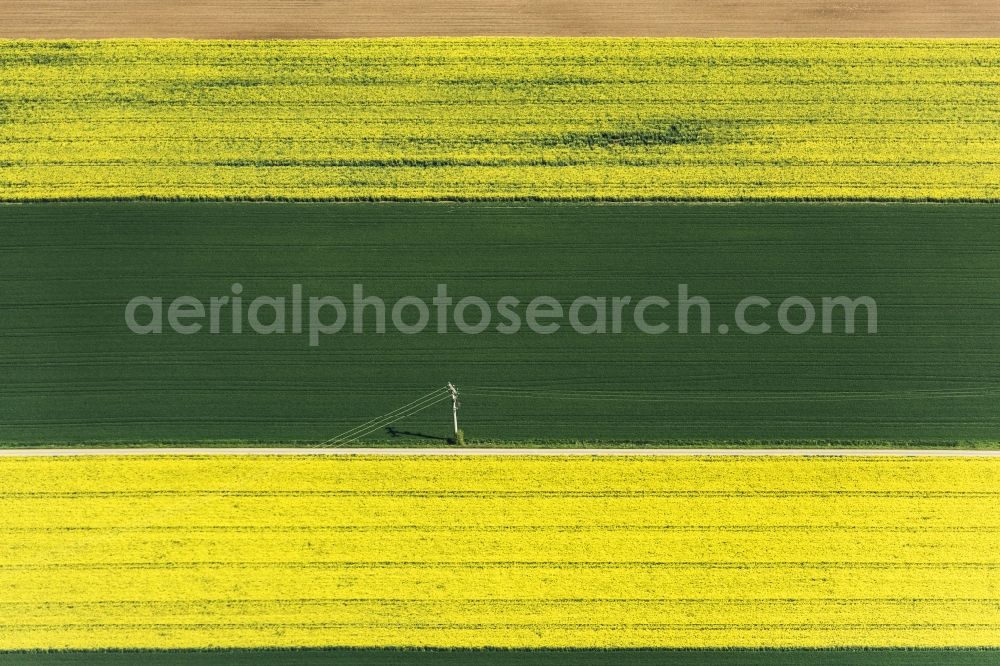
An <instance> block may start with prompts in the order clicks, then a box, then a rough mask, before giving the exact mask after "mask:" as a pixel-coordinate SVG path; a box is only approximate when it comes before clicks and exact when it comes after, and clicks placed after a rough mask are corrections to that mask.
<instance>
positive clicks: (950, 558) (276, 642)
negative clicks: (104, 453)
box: [0, 456, 1000, 649]
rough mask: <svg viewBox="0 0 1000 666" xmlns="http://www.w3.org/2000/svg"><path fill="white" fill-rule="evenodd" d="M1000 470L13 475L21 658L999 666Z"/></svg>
mask: <svg viewBox="0 0 1000 666" xmlns="http://www.w3.org/2000/svg"><path fill="white" fill-rule="evenodd" d="M998 489H1000V459H989V458H964V459H961V458H941V459H932V458H828V459H827V458H824V459H816V458H812V459H809V460H806V459H803V458H795V457H747V458H743V457H740V458H670V457H460V456H456V457H379V456H370V457H360V456H358V457H355V456H352V457H346V456H344V457H339V456H338V457H306V456H301V457H273V456H272V457H268V456H242V457H235V456H234V457H218V456H191V457H166V456H162V457H130V458H121V457H116V458H102V457H70V458H3V459H0V649H50V648H130V647H152V648H184V647H226V646H245V647H265V646H266V647H290V646H446V647H482V646H498V647H511V648H513V647H526V648H530V647H546V646H547V647H638V646H644V647H828V646H886V647H889V646H902V647H934V646H937V647H940V646H948V647H956V646H998V645H1000V640H998V636H1000V602H998V599H1000V556H998V554H997V552H996V543H997V537H998V534H1000V490H998Z"/></svg>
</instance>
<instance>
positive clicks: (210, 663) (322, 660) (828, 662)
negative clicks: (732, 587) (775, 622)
mask: <svg viewBox="0 0 1000 666" xmlns="http://www.w3.org/2000/svg"><path fill="white" fill-rule="evenodd" d="M140 659H141V661H142V663H144V664H149V666H175V665H180V664H184V665H185V666H221V665H223V664H225V665H227V666H234V665H237V664H246V665H254V666H256V665H257V664H277V665H279V666H285V665H288V666H291V665H296V666H298V665H300V664H303V665H309V666H312V665H314V664H344V665H345V666H375V665H381V664H392V665H398V666H459V665H463V664H469V663H473V662H474V663H476V664H483V665H484V666H534V665H535V664H572V665H573V666H619V665H621V666H652V665H653V664H656V665H658V666H659V665H664V666H764V665H767V666H882V665H885V664H901V665H902V664H905V665H906V666H932V665H933V666H986V665H989V664H997V663H1000V652H997V651H995V650H860V651H858V650H853V651H852V650H498V651H485V650H474V651H472V650H391V649H386V650H308V649H303V650H219V651H211V650H205V651H198V650H179V651H152V650H150V651H137V652H133V651H125V652H21V653H9V652H8V653H2V652H0V663H3V664H12V665H13V666H22V665H23V666H77V665H79V664H106V665H108V666H117V665H118V664H122V665H124V664H134V663H136V661H138V660H140Z"/></svg>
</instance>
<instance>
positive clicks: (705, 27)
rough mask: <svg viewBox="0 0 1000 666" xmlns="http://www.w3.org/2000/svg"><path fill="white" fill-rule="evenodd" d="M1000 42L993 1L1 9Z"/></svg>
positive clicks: (47, 17) (321, 26)
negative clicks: (998, 40)
mask: <svg viewBox="0 0 1000 666" xmlns="http://www.w3.org/2000/svg"><path fill="white" fill-rule="evenodd" d="M476 35H480V36H500V35H506V36H518V35H525V36H527V35H538V36H541V35H544V36H623V37H625V36H637V37H639V36H641V37H1000V3H997V2H995V1H994V0H953V1H951V2H929V1H927V0H854V1H843V0H840V1H834V2H830V1H824V0H739V1H734V0H621V1H619V2H609V1H607V0H604V1H603V2H594V1H593V0H582V1H576V0H534V1H531V2H528V1H525V0H491V1H488V2H484V1H483V0H457V1H450V2H445V1H442V0H394V1H385V0H382V1H376V2H372V1H370V0H340V1H337V0H312V1H308V0H286V1H280V2H279V1H277V0H269V1H268V0H155V1H154V0H91V1H89V2H80V0H3V1H2V2H0V38H53V39H58V38H83V39H91V38H106V37H189V38H229V39H268V38H276V39H277V38H288V39H290V38H336V37H404V36H476Z"/></svg>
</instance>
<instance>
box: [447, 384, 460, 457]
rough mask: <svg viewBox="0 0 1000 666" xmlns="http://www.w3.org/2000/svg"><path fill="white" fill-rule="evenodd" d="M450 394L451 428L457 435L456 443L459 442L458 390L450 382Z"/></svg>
mask: <svg viewBox="0 0 1000 666" xmlns="http://www.w3.org/2000/svg"><path fill="white" fill-rule="evenodd" d="M448 392H449V393H451V426H452V431H453V432H454V435H455V441H456V442H457V441H458V389H456V388H455V386H454V384H452V383H451V382H448Z"/></svg>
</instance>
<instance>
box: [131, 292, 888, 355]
mask: <svg viewBox="0 0 1000 666" xmlns="http://www.w3.org/2000/svg"><path fill="white" fill-rule="evenodd" d="M350 291H351V295H350V298H339V297H337V296H332V295H321V296H316V295H307V294H304V293H303V288H302V285H301V284H293V285H292V286H291V289H290V290H289V292H288V293H287V294H286V295H281V296H274V295H248V294H246V293H244V289H243V285H242V284H240V283H238V282H237V283H233V284H231V285H230V287H229V293H227V294H222V295H218V296H212V297H210V298H208V299H199V298H197V297H194V296H183V295H182V296H176V297H173V298H169V297H164V296H161V295H141V296H136V297H135V298H133V299H131V300H130V301H129V302H128V303H127V304H126V306H125V323H126V325H127V326H128V328H129V330H131V331H132V332H133V333H136V334H137V335H158V334H163V333H165V332H171V331H172V332H174V333H177V334H180V335H195V334H244V333H249V334H254V335H287V334H292V335H307V336H308V343H309V346H311V347H317V346H319V345H320V344H321V341H322V339H323V338H324V337H325V336H331V335H335V334H344V333H349V334H364V333H376V334H382V333H386V331H387V330H389V329H390V327H391V329H392V330H394V331H396V332H398V333H402V334H405V335H414V334H418V333H425V332H435V333H442V334H448V333H462V334H465V335H478V334H480V333H484V332H488V331H492V332H496V333H500V334H503V335H513V334H515V333H520V332H522V331H530V332H532V333H535V334H538V335H551V334H553V333H557V332H560V331H572V332H574V333H578V334H580V335H602V334H618V333H622V332H623V331H638V332H640V333H644V334H647V335H663V334H666V333H677V334H681V335H685V334H691V333H694V334H699V335H705V334H718V335H726V334H730V333H740V334H745V335H763V334H766V333H784V334H789V335H801V334H804V333H809V332H820V333H824V334H849V335H850V334H855V333H860V334H867V335H871V334H874V333H877V332H878V307H877V304H876V302H875V300H874V299H872V298H871V297H868V296H856V297H850V296H843V295H839V296H822V297H818V298H813V299H810V298H806V297H804V296H789V297H787V298H783V299H781V300H777V299H776V300H775V301H772V300H771V299H769V298H767V297H765V296H759V295H758V296H747V297H745V298H743V299H741V300H739V301H738V302H737V303H736V304H735V306H732V305H729V306H727V307H726V311H727V316H726V319H725V321H716V320H715V319H713V316H715V315H717V310H718V309H719V307H718V306H717V307H716V308H715V310H713V306H712V303H710V302H709V300H708V299H707V298H705V297H703V296H698V295H695V294H692V293H691V290H690V289H689V287H688V285H687V284H678V285H677V289H676V291H675V292H674V293H673V294H672V296H673V297H672V298H667V297H666V296H662V295H648V296H639V297H633V296H593V295H587V296H579V297H576V298H572V299H566V298H561V299H560V298H555V297H553V296H535V297H533V298H530V299H523V298H518V297H516V296H502V297H500V298H497V299H493V300H492V301H488V300H487V299H485V298H481V297H479V296H469V295H466V296H462V297H461V298H456V297H455V296H453V295H452V294H451V293H450V292H449V290H448V285H446V284H438V285H437V288H436V291H435V293H434V295H433V296H430V298H423V297H420V296H403V297H401V298H397V299H384V298H381V297H380V296H378V295H376V294H369V293H367V292H366V291H365V289H364V285H361V284H354V285H353V286H352V287H351V290H350Z"/></svg>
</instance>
